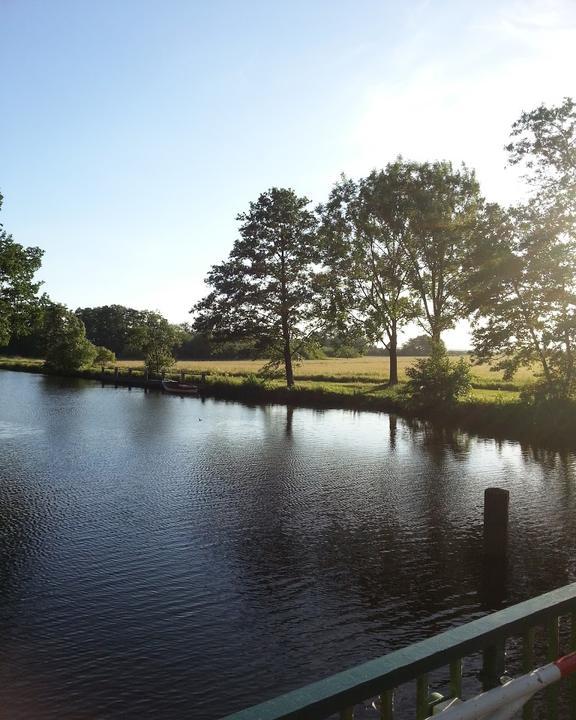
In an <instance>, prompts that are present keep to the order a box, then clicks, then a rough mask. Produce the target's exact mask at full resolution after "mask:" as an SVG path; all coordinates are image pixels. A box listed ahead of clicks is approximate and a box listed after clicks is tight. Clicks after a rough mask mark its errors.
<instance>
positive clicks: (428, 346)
mask: <svg viewBox="0 0 576 720" xmlns="http://www.w3.org/2000/svg"><path fill="white" fill-rule="evenodd" d="M432 347H433V345H432V340H431V339H430V335H417V336H416V337H414V338H410V340H406V342H405V343H404V344H403V345H402V347H401V348H400V350H399V351H398V354H399V355H407V356H410V357H414V356H419V355H420V356H428V355H431V354H432Z"/></svg>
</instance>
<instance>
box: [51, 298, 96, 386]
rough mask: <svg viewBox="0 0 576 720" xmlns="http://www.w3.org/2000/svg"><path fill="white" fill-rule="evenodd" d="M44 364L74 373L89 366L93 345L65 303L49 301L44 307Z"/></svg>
mask: <svg viewBox="0 0 576 720" xmlns="http://www.w3.org/2000/svg"><path fill="white" fill-rule="evenodd" d="M43 337H44V346H45V358H46V360H45V367H46V368H47V369H49V370H53V371H56V372H64V373H66V372H74V371H76V370H79V369H80V368H82V367H85V366H89V365H92V362H93V361H94V358H95V357H96V348H95V347H94V345H92V343H91V342H90V341H89V340H87V338H86V329H85V328H84V324H83V322H82V320H80V318H78V317H77V316H76V315H75V314H74V313H73V312H70V310H68V309H67V308H66V307H65V306H64V305H60V304H57V303H51V304H50V305H48V306H47V307H46V308H45V309H44V315H43Z"/></svg>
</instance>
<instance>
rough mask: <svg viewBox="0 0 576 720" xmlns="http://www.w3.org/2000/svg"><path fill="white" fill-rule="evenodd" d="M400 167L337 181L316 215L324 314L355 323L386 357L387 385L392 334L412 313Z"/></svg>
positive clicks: (394, 346) (393, 359)
mask: <svg viewBox="0 0 576 720" xmlns="http://www.w3.org/2000/svg"><path fill="white" fill-rule="evenodd" d="M404 186H405V180H404V166H403V164H402V163H401V162H400V161H397V162H395V163H391V164H389V165H388V166H387V167H386V169H385V170H383V171H373V172H372V173H370V175H369V176H368V177H366V178H363V179H362V180H360V181H359V182H358V183H354V182H353V181H352V180H348V179H346V178H344V177H343V178H342V180H341V181H340V182H339V183H338V184H336V185H335V187H334V188H333V190H332V192H331V193H330V197H329V199H328V202H327V203H326V205H324V206H323V207H321V208H320V212H321V214H322V218H323V220H322V228H321V234H322V238H323V248H324V258H323V260H324V265H325V267H326V268H327V272H326V275H325V277H326V278H327V279H326V281H325V284H326V287H327V290H328V292H329V293H330V295H331V298H332V300H331V303H330V304H329V305H328V308H327V312H328V313H329V314H332V316H333V317H334V311H336V317H338V316H342V315H346V316H347V317H348V318H349V319H352V321H353V322H354V323H356V324H360V325H361V326H362V328H363V330H364V332H365V333H366V335H367V336H368V338H369V339H370V340H371V341H372V342H382V343H383V344H384V346H385V348H386V349H387V350H388V355H389V358H390V379H389V383H390V385H395V384H397V382H398V332H399V331H400V330H401V328H402V327H403V326H404V325H406V324H407V323H408V322H409V321H410V320H413V319H414V318H415V317H416V316H417V314H418V311H417V308H416V306H415V303H414V302H413V301H412V299H411V297H410V295H409V292H408V284H407V280H408V273H409V263H408V262H407V258H406V253H405V246H406V244H407V243H408V235H407V233H409V231H410V227H409V225H408V224H407V223H406V211H407V203H406V195H405V190H404Z"/></svg>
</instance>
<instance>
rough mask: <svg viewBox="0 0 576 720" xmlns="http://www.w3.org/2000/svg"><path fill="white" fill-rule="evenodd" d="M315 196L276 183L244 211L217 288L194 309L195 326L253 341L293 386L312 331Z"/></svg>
mask: <svg viewBox="0 0 576 720" xmlns="http://www.w3.org/2000/svg"><path fill="white" fill-rule="evenodd" d="M309 202H310V201H309V200H308V199H307V198H305V197H298V196H297V195H296V193H295V192H294V191H293V190H291V189H284V188H271V189H270V190H268V191H266V192H264V193H262V194H261V195H260V197H259V198H258V200H257V201H256V202H251V203H250V206H249V209H248V212H246V213H241V214H240V215H238V218H237V219H238V220H239V221H240V223H241V225H240V237H239V238H238V239H237V240H236V241H235V243H234V246H233V248H232V251H231V252H230V255H229V257H228V259H227V260H225V261H224V262H223V263H220V264H219V265H213V266H212V268H211V270H210V272H209V273H208V278H207V281H206V282H207V284H208V285H209V286H210V287H211V288H212V290H211V292H210V293H209V294H208V295H207V296H206V297H205V298H204V299H203V300H201V301H200V302H199V303H197V304H196V305H195V306H194V308H193V309H192V311H191V312H193V313H194V314H195V320H194V328H195V330H196V331H198V332H208V333H211V335H212V337H214V338H215V339H217V340H218V339H220V340H253V341H255V343H256V349H257V351H259V352H267V353H268V354H269V356H270V357H271V361H272V362H273V363H276V364H281V363H283V365H284V372H285V376H286V384H287V386H288V387H292V386H293V385H294V370H293V359H294V357H297V356H298V354H299V352H300V351H301V350H302V348H303V347H304V345H305V344H306V341H307V340H308V339H309V338H310V337H311V336H312V335H313V332H314V330H315V329H316V325H317V323H316V322H315V318H314V313H313V300H314V297H315V292H316V286H315V269H314V264H315V263H317V262H318V260H319V252H318V248H317V243H316V237H315V230H316V224H317V223H316V219H315V217H314V215H313V213H311V212H310V211H309V210H308V209H307V206H308V205H309Z"/></svg>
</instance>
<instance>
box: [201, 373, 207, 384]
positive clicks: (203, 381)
mask: <svg viewBox="0 0 576 720" xmlns="http://www.w3.org/2000/svg"><path fill="white" fill-rule="evenodd" d="M200 380H201V382H202V385H204V384H205V383H206V373H205V372H203V373H200Z"/></svg>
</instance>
